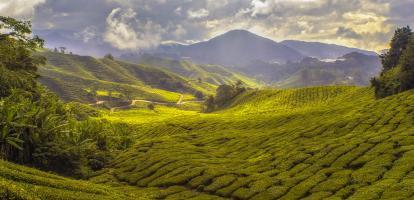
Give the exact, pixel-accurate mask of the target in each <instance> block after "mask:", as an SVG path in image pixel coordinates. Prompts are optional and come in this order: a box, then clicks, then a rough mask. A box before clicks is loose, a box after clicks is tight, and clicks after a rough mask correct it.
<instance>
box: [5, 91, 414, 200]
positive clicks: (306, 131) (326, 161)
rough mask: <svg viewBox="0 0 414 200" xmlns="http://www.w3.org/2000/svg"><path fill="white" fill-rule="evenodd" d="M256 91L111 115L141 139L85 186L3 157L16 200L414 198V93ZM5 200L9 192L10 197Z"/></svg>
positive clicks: (108, 116)
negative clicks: (202, 104)
mask: <svg viewBox="0 0 414 200" xmlns="http://www.w3.org/2000/svg"><path fill="white" fill-rule="evenodd" d="M373 93H374V92H373V90H372V89H370V88H361V87H345V86H343V87H342V86H336V87H333V86H332V87H314V88H303V89H289V90H249V91H247V92H245V93H243V94H241V95H239V96H238V97H236V98H235V99H234V100H233V101H232V102H230V103H229V104H228V106H227V108H226V109H224V110H221V111H217V112H214V113H211V114H202V113H199V112H197V111H191V110H182V109H179V108H173V107H164V106H158V105H157V106H156V107H155V110H154V111H151V110H144V109H135V110H126V111H117V112H115V113H110V114H106V115H104V116H103V118H105V119H107V120H109V121H111V122H113V123H117V122H127V123H128V124H130V125H131V126H133V127H136V129H137V131H135V133H134V134H135V135H134V136H133V137H134V138H136V140H137V143H136V145H135V146H133V147H132V148H130V149H128V150H126V151H124V152H122V153H120V154H119V155H118V156H117V157H116V158H115V159H114V160H113V161H112V162H111V163H110V165H109V166H108V167H107V168H105V169H103V170H102V171H99V172H98V173H97V174H95V175H93V177H92V178H91V179H90V180H89V182H86V181H74V180H69V179H66V178H62V177H59V176H55V175H51V174H48V173H44V172H40V171H37V170H32V169H30V168H26V167H19V166H17V165H14V164H10V163H7V162H3V161H1V165H0V183H1V184H0V191H1V192H0V193H2V194H5V195H6V196H5V197H11V199H13V198H14V199H140V198H144V199H145V198H148V199H259V200H261V199H263V200H266V199H287V200H291V199H332V200H336V199H338V200H340V199H364V200H365V199H413V198H414V103H413V102H414V91H412V90H411V91H407V92H405V93H401V94H398V95H394V96H390V97H387V98H384V99H381V100H376V99H375V98H374V94H373ZM1 197H2V198H4V195H3V196H1Z"/></svg>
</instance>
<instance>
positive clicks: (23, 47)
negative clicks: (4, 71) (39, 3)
mask: <svg viewBox="0 0 414 200" xmlns="http://www.w3.org/2000/svg"><path fill="white" fill-rule="evenodd" d="M31 33H32V31H31V23H30V22H29V21H19V20H16V19H13V18H10V17H2V16H0V64H3V65H4V66H5V67H7V68H8V69H12V70H20V69H23V70H25V71H26V72H30V73H33V74H34V73H35V72H36V71H37V66H38V65H41V64H45V61H46V59H45V58H44V57H42V56H36V55H33V54H32V52H34V51H35V50H36V49H37V48H42V47H43V45H44V41H43V40H42V39H40V38H39V37H38V36H33V37H30V35H31Z"/></svg>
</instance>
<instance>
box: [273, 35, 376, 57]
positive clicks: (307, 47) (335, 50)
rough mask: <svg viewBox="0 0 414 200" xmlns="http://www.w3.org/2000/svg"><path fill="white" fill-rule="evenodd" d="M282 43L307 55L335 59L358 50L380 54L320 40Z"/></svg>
mask: <svg viewBox="0 0 414 200" xmlns="http://www.w3.org/2000/svg"><path fill="white" fill-rule="evenodd" d="M280 43H281V44H283V45H285V46H288V47H290V48H292V49H295V50H296V51H298V52H300V53H301V54H303V55H305V56H307V57H313V58H318V59H335V58H338V57H341V56H343V55H345V54H349V53H352V52H357V53H361V54H365V55H368V56H378V55H377V54H376V53H375V52H372V51H366V50H362V49H357V48H349V47H344V46H339V45H335V44H325V43H320V42H304V41H297V40H285V41H282V42H280Z"/></svg>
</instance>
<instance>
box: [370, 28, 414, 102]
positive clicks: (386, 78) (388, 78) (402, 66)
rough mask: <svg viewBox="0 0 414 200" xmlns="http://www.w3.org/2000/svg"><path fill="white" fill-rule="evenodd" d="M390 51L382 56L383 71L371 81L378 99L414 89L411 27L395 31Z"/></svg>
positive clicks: (413, 41)
mask: <svg viewBox="0 0 414 200" xmlns="http://www.w3.org/2000/svg"><path fill="white" fill-rule="evenodd" d="M390 46H391V48H390V50H389V51H388V52H387V53H385V54H383V55H381V60H382V64H383V70H382V72H381V74H380V76H379V77H375V78H373V79H371V86H372V87H374V89H375V96H376V97H377V98H383V97H387V96H390V95H393V94H397V93H400V92H403V91H406V90H409V89H413V88H414V36H413V34H412V31H411V28H410V27H409V26H407V27H403V28H399V29H397V30H396V31H395V34H394V37H393V38H392V40H391V43H390Z"/></svg>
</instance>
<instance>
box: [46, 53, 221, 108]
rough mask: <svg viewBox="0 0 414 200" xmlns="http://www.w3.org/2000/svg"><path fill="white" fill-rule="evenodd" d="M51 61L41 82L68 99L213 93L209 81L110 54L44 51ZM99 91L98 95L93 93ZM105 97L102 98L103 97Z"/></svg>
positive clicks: (168, 97) (158, 97) (173, 98)
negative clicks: (120, 58) (105, 55)
mask: <svg viewBox="0 0 414 200" xmlns="http://www.w3.org/2000/svg"><path fill="white" fill-rule="evenodd" d="M40 55H42V56H45V57H46V59H47V61H48V63H47V65H45V66H42V67H41V68H40V69H39V73H40V75H41V77H40V82H41V83H43V84H44V85H46V86H47V87H48V88H49V89H51V90H52V91H53V92H56V93H57V94H59V96H60V97H62V98H63V99H64V100H66V101H80V102H94V101H96V100H100V98H99V91H100V92H101V94H102V93H109V91H111V92H112V93H119V94H122V96H123V97H124V99H127V98H134V99H148V100H156V101H169V102H176V101H177V100H178V99H179V97H180V94H181V93H185V94H188V95H190V96H191V95H194V94H195V93H196V92H197V91H200V92H203V93H205V94H208V93H212V92H213V91H214V89H215V86H214V85H212V84H209V83H199V84H194V83H191V82H190V81H189V80H187V79H185V78H183V77H181V76H179V75H175V74H174V73H171V72H168V71H166V70H160V69H157V68H155V67H150V66H145V65H137V64H131V63H126V62H121V61H116V60H112V59H108V58H103V59H96V58H93V57H90V56H78V55H70V54H62V53H54V52H49V51H44V52H42V53H40ZM91 90H96V91H97V92H98V97H95V96H94V95H92V94H91V92H90V91H91ZM101 99H102V98H101Z"/></svg>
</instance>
